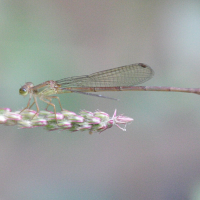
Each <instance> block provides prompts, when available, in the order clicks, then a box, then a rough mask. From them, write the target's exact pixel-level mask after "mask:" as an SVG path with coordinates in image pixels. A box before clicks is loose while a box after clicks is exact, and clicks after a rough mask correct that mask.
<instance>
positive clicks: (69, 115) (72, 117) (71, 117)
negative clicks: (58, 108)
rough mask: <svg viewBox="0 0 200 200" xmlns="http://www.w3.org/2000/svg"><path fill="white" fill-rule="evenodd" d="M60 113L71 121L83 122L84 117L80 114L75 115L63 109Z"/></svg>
mask: <svg viewBox="0 0 200 200" xmlns="http://www.w3.org/2000/svg"><path fill="white" fill-rule="evenodd" d="M61 113H62V114H63V115H64V117H65V118H66V119H68V120H70V121H72V122H84V118H83V117H82V116H79V115H77V114H76V113H74V112H71V111H68V110H63V111H62V112H61Z"/></svg>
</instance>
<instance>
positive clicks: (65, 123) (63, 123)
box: [58, 120, 72, 129]
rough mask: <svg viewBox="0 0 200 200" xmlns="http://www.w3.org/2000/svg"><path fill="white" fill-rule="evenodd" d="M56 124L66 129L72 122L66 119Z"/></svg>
mask: <svg viewBox="0 0 200 200" xmlns="http://www.w3.org/2000/svg"><path fill="white" fill-rule="evenodd" d="M58 126H59V127H60V126H61V127H62V128H64V129H68V128H71V127H72V124H71V122H70V121H68V120H62V121H59V122H58Z"/></svg>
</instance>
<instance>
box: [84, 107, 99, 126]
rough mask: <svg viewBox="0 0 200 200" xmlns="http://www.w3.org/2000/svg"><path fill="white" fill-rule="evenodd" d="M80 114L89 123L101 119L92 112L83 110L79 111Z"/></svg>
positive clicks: (96, 122)
mask: <svg viewBox="0 0 200 200" xmlns="http://www.w3.org/2000/svg"><path fill="white" fill-rule="evenodd" d="M80 115H81V116H83V117H84V119H85V121H87V122H88V123H89V124H99V123H100V122H101V119H100V118H98V117H95V116H94V114H93V113H92V112H89V111H86V110H83V111H81V112H80Z"/></svg>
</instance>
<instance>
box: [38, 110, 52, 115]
mask: <svg viewBox="0 0 200 200" xmlns="http://www.w3.org/2000/svg"><path fill="white" fill-rule="evenodd" d="M52 113H53V112H51V111H48V110H41V111H40V112H39V114H40V116H47V115H50V114H52Z"/></svg>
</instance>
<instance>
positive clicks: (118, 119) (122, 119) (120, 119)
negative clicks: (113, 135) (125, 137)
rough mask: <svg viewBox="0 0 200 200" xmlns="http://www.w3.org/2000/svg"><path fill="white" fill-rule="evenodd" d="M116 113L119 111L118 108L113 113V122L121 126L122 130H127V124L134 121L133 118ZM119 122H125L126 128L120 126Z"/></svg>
mask: <svg viewBox="0 0 200 200" xmlns="http://www.w3.org/2000/svg"><path fill="white" fill-rule="evenodd" d="M116 113H117V110H115V112H114V114H113V117H112V120H113V123H114V124H115V125H116V126H117V127H118V128H120V129H121V130H123V131H126V125H127V124H128V123H130V122H132V121H133V119H132V118H130V117H126V116H123V115H119V116H116ZM118 124H125V126H124V128H122V127H120V126H119V125H118Z"/></svg>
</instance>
